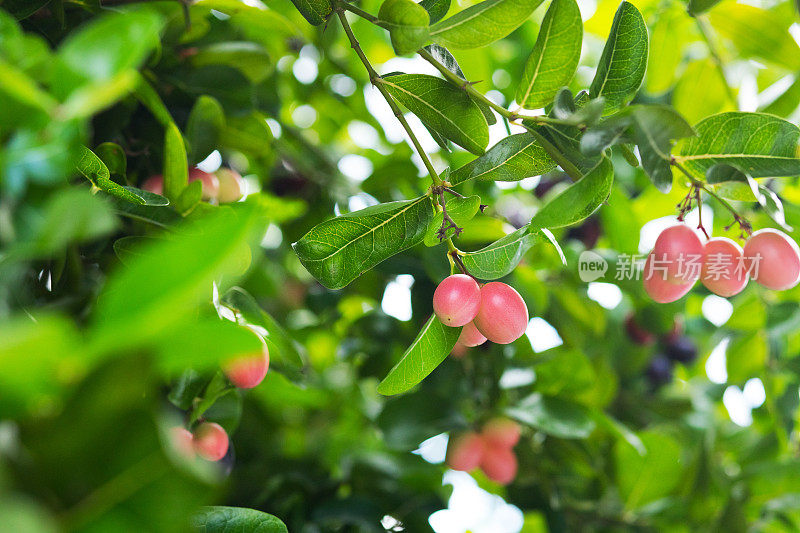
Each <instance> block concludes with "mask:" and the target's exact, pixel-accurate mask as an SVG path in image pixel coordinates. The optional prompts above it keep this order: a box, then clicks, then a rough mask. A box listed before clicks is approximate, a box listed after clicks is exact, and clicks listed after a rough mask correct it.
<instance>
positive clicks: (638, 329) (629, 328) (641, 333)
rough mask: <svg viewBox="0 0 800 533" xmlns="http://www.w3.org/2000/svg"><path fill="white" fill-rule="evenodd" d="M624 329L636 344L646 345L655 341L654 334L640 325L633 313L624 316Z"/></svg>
mask: <svg viewBox="0 0 800 533" xmlns="http://www.w3.org/2000/svg"><path fill="white" fill-rule="evenodd" d="M625 331H626V332H627V333H628V337H630V339H631V340H632V341H633V342H635V343H636V344H641V345H647V344H653V343H654V342H656V336H655V335H653V334H652V333H651V332H649V331H647V330H646V329H644V328H643V327H642V326H640V325H639V323H638V322H636V317H635V316H634V315H633V313H631V314H629V315H628V316H627V317H625Z"/></svg>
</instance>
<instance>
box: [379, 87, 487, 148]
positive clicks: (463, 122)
mask: <svg viewBox="0 0 800 533" xmlns="http://www.w3.org/2000/svg"><path fill="white" fill-rule="evenodd" d="M379 83H381V84H383V86H384V87H386V89H387V90H388V91H389V93H390V94H391V95H392V96H393V97H394V98H395V99H397V101H398V102H400V103H401V104H403V105H404V106H405V107H406V108H408V110H409V111H411V112H412V113H414V114H415V115H417V116H418V117H419V118H420V120H422V121H423V122H424V123H425V124H426V125H427V126H428V127H430V128H433V129H434V130H436V131H437V132H438V133H440V134H441V135H443V136H444V137H446V138H447V139H450V140H451V141H453V142H454V143H456V144H457V145H459V146H461V147H462V148H465V149H467V150H469V151H470V152H472V153H473V154H477V155H481V154H483V152H484V150H485V149H486V145H487V144H488V143H489V126H488V125H487V124H486V119H485V118H484V117H483V114H482V113H481V111H480V109H478V106H476V105H475V103H474V102H473V101H472V100H471V99H470V97H469V96H468V95H467V93H466V92H464V91H462V90H460V89H458V88H457V87H454V86H453V85H452V84H450V83H449V82H447V81H445V80H443V79H441V78H437V77H435V76H429V75H427V74H397V75H393V76H385V77H383V78H381V80H380V81H379Z"/></svg>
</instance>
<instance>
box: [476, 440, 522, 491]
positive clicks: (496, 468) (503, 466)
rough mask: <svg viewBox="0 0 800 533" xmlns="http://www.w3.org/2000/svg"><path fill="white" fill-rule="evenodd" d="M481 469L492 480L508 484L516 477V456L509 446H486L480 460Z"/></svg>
mask: <svg viewBox="0 0 800 533" xmlns="http://www.w3.org/2000/svg"><path fill="white" fill-rule="evenodd" d="M481 470H483V472H484V474H486V477H488V478H489V479H491V480H492V481H494V482H496V483H500V484H502V485H508V484H509V483H511V482H512V481H514V478H515V477H517V456H516V455H514V452H513V451H512V450H511V448H504V447H502V446H499V447H498V446H493V447H487V448H486V451H485V452H484V454H483V460H482V461H481Z"/></svg>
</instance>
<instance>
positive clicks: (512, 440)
mask: <svg viewBox="0 0 800 533" xmlns="http://www.w3.org/2000/svg"><path fill="white" fill-rule="evenodd" d="M519 434H520V429H519V424H517V423H516V422H514V421H513V420H509V419H507V418H495V419H492V420H489V421H488V422H487V423H486V425H484V426H483V431H482V432H481V435H482V436H483V440H484V441H485V442H486V445H487V446H491V447H500V448H513V447H514V446H516V445H517V443H518V442H519Z"/></svg>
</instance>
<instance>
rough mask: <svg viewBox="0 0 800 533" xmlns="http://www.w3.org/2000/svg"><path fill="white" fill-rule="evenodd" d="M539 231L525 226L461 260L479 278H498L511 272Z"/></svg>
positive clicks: (534, 240)
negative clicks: (532, 230)
mask: <svg viewBox="0 0 800 533" xmlns="http://www.w3.org/2000/svg"><path fill="white" fill-rule="evenodd" d="M538 236H539V234H538V232H536V231H534V232H531V229H530V227H529V226H524V227H522V228H520V229H518V230H516V231H514V232H512V233H509V234H508V235H506V236H505V237H503V238H502V239H499V240H497V241H495V242H493V243H492V244H490V245H489V246H487V247H485V248H481V249H480V250H478V251H476V252H467V253H465V254H464V255H463V256H462V257H461V260H462V261H463V263H464V266H465V267H466V269H467V271H468V272H469V273H470V274H472V275H473V276H475V277H476V278H479V279H498V278H502V277H503V276H506V275H508V274H510V273H511V271H512V270H514V268H515V267H516V266H517V265H518V264H519V262H520V261H521V260H522V258H523V256H524V255H525V253H526V252H527V251H528V250H530V249H531V247H532V246H533V245H534V244H535V243H536V240H537V239H538Z"/></svg>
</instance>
